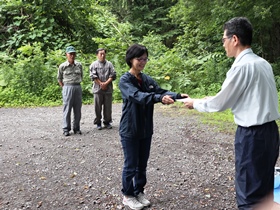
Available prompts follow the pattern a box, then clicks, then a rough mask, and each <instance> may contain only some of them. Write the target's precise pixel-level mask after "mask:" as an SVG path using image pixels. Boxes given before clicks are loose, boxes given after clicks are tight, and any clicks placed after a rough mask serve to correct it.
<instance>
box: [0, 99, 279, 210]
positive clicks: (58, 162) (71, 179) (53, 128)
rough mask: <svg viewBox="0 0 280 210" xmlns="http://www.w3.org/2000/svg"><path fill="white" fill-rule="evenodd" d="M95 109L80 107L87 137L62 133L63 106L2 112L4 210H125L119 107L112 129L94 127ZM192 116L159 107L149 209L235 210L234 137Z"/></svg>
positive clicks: (0, 196)
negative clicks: (122, 186)
mask: <svg viewBox="0 0 280 210" xmlns="http://www.w3.org/2000/svg"><path fill="white" fill-rule="evenodd" d="M93 111H94V110H93V105H84V106H83V108H82V121H81V130H82V132H83V133H82V135H77V134H76V135H75V134H73V133H72V134H71V136H69V137H64V136H63V135H62V129H61V122H62V107H51V108H50V107H40V108H26V109H12V108H1V109H0V117H1V120H0V127H1V133H0V168H1V172H0V209H1V210H2V209H3V210H19V209H32V210H33V209H44V210H45V209H46V210H78V209H85V210H88V209H89V210H98V209H111V210H117V209H128V208H127V207H124V206H123V205H122V202H121V201H122V195H121V192H120V189H121V171H122V165H123V154H122V149H121V144H120V138H119V135H118V126H119V120H120V116H121V104H114V105H113V129H103V130H101V131H99V130H97V129H96V128H95V127H94V126H93V118H94V114H93ZM194 113H195V112H194V111H189V110H187V109H185V108H180V107H178V106H164V105H161V104H157V105H156V107H155V114H154V136H153V143H152V149H151V155H150V159H149V163H148V171H147V174H148V183H147V185H146V194H147V197H148V198H149V199H150V200H151V202H152V205H151V207H149V208H146V209H150V210H170V209H174V210H175V209H176V210H184V209H186V210H195V209H207V210H208V209H209V210H227V209H236V204H235V192H234V153H233V141H234V136H233V135H232V134H224V133H218V132H217V131H216V130H215V128H213V127H209V126H206V125H204V124H202V123H201V122H200V120H199V116H198V115H195V114H194ZM279 166H280V164H279ZM278 207H279V206H276V205H275V209H278Z"/></svg>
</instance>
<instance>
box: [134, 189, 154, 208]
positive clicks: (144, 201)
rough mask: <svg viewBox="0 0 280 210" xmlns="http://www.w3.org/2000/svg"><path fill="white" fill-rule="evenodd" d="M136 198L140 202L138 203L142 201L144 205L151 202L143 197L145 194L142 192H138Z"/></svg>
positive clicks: (148, 204)
mask: <svg viewBox="0 0 280 210" xmlns="http://www.w3.org/2000/svg"><path fill="white" fill-rule="evenodd" d="M136 198H137V200H138V201H139V202H140V203H142V204H143V205H144V206H150V205H151V202H150V201H149V200H148V199H147V198H145V195H144V193H141V192H140V193H139V194H138V195H137V197H136Z"/></svg>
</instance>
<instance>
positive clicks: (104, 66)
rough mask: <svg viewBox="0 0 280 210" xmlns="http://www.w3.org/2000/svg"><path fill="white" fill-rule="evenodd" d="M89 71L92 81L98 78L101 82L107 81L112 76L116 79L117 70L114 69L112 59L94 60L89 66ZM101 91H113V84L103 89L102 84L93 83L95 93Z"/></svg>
mask: <svg viewBox="0 0 280 210" xmlns="http://www.w3.org/2000/svg"><path fill="white" fill-rule="evenodd" d="M89 72H90V75H89V76H90V78H91V80H92V81H94V79H97V78H98V79H99V80H100V81H101V82H106V81H107V80H108V79H109V78H112V79H113V80H115V79H116V71H115V69H114V66H113V64H112V63H111V62H110V61H107V60H105V62H100V61H99V60H96V61H94V62H93V63H92V64H91V65H90V67H89ZM101 91H104V92H106V93H112V92H113V84H112V83H110V84H109V85H108V88H107V90H102V89H101V87H100V85H99V84H97V83H96V82H95V83H94V85H93V93H98V92H101Z"/></svg>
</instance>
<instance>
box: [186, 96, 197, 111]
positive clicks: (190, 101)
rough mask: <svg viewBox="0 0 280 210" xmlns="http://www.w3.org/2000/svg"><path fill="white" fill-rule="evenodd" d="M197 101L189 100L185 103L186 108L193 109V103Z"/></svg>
mask: <svg viewBox="0 0 280 210" xmlns="http://www.w3.org/2000/svg"><path fill="white" fill-rule="evenodd" d="M194 101H195V99H191V98H187V99H186V101H185V102H184V104H185V106H186V107H187V108H189V109H193V102H194Z"/></svg>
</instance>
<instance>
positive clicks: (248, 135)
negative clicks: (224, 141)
mask: <svg viewBox="0 0 280 210" xmlns="http://www.w3.org/2000/svg"><path fill="white" fill-rule="evenodd" d="M278 155H279V131H278V126H277V124H276V122H275V121H272V122H268V123H265V124H263V125H259V126H251V127H242V126H238V127H237V130H236V136H235V169H236V174H235V189H236V200H237V205H238V209H239V210H253V209H257V208H255V207H256V206H258V205H260V204H261V203H262V202H267V200H268V199H270V200H271V203H272V202H273V196H272V195H273V188H274V167H275V164H276V161H277V158H278Z"/></svg>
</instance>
